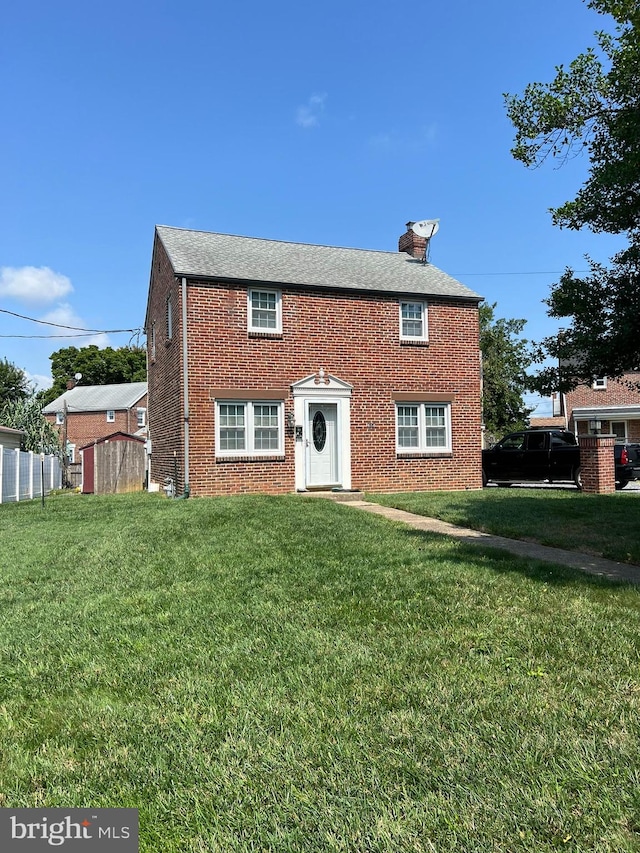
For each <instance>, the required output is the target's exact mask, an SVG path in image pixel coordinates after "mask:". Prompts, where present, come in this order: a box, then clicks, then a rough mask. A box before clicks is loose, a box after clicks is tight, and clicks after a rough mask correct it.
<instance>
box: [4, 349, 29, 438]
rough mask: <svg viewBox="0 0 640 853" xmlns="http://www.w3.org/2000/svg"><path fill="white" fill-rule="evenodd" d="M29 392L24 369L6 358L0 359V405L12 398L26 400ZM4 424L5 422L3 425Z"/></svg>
mask: <svg viewBox="0 0 640 853" xmlns="http://www.w3.org/2000/svg"><path fill="white" fill-rule="evenodd" d="M30 394H31V388H30V387H29V380H28V379H27V375H26V373H25V372H24V370H21V369H20V368H19V367H16V366H15V364H12V363H11V362H10V361H8V360H7V359H6V358H4V359H2V361H0V407H1V406H3V405H4V404H5V403H7V402H9V401H12V400H26V398H27V397H29V395H30ZM4 426H6V424H5V425H4Z"/></svg>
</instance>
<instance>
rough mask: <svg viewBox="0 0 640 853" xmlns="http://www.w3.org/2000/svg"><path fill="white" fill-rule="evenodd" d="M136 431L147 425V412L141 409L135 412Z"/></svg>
mask: <svg viewBox="0 0 640 853" xmlns="http://www.w3.org/2000/svg"><path fill="white" fill-rule="evenodd" d="M136 416H137V423H138V429H142V427H143V426H145V424H146V423H147V410H146V409H143V408H139V409H138V410H137V412H136Z"/></svg>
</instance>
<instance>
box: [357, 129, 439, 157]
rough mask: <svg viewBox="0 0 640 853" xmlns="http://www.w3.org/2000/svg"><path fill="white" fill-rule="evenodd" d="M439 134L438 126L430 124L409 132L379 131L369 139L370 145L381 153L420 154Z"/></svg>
mask: <svg viewBox="0 0 640 853" xmlns="http://www.w3.org/2000/svg"><path fill="white" fill-rule="evenodd" d="M437 135H438V128H437V126H436V125H434V124H430V125H425V126H423V127H421V128H420V129H418V130H416V131H412V132H409V133H405V132H398V131H397V130H391V131H388V132H386V133H385V132H381V133H378V134H376V135H375V136H372V137H371V138H370V139H369V145H370V146H371V148H372V149H374V150H375V151H377V152H379V153H385V154H386V153H390V154H400V153H404V154H419V153H421V152H423V151H425V150H426V149H427V148H430V147H431V146H432V145H433V143H434V142H435V140H436V138H437Z"/></svg>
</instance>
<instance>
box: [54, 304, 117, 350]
mask: <svg viewBox="0 0 640 853" xmlns="http://www.w3.org/2000/svg"><path fill="white" fill-rule="evenodd" d="M38 319H39V320H44V321H45V322H47V323H57V324H58V325H59V326H72V327H73V329H86V328H87V326H88V325H89V324H88V323H87V322H86V321H85V320H83V319H82V317H79V316H78V315H77V314H76V312H75V311H74V310H73V308H72V307H71V305H69V304H67V303H65V302H63V303H61V304H60V305H58V306H57V307H56V308H54V309H53V310H52V311H49V312H48V313H47V314H45V315H44V316H42V317H39V318H38ZM73 329H70V330H69V338H68V339H67V340H68V346H71V345H73V346H76V347H88V346H91V345H95V346H97V347H100V348H101V349H102V348H104V347H108V346H110V345H111V341H110V340H109V336H108V335H105V334H104V333H99V334H95V335H92V336H91V337H88V338H84V337H82V338H75V337H74V335H81V334H82V332H79V331H78V332H76V331H73ZM51 334H52V335H53V334H60V335H64V329H58V330H57V331H56V329H55V326H51ZM59 340H60V341H61V343H60V345H59V346H60V347H62V346H64V345H65V344H64V340H63V339H59Z"/></svg>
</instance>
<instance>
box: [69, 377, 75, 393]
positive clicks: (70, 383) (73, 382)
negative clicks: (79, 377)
mask: <svg viewBox="0 0 640 853" xmlns="http://www.w3.org/2000/svg"><path fill="white" fill-rule="evenodd" d="M76 385H77V382H76V380H75V379H67V391H71V390H72V388H75V387H76Z"/></svg>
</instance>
